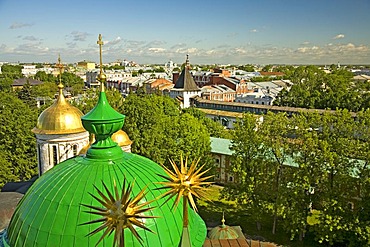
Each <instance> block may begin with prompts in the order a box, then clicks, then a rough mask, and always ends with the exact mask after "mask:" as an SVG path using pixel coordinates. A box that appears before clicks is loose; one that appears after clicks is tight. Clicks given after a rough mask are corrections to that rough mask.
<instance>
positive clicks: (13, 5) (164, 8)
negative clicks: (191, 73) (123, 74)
mask: <svg viewBox="0 0 370 247" xmlns="http://www.w3.org/2000/svg"><path fill="white" fill-rule="evenodd" d="M369 23H370V1H369V0H351V1H349V0H310V1H307V0H306V1H299V0H280V1H279V0H259V1H257V0H255V1H247V0H229V1H219V0H197V1H195V0H187V1H170V0H168V1H153V0H151V1H143V0H136V1H124V0H117V1H113V0H102V1H97V0H89V1H78V0H75V1H71V0H64V1H45V0H32V1H30V0H0V34H1V35H0V37H1V38H0V62H1V61H9V62H16V61H20V62H55V61H56V60H57V56H58V54H59V53H60V55H61V57H62V60H63V61H65V62H77V61H81V60H92V61H98V46H97V45H96V40H97V37H98V34H99V33H101V34H102V35H103V40H104V41H105V45H104V47H103V49H104V54H103V62H110V61H115V60H116V59H121V60H123V59H126V60H129V61H131V60H132V61H135V62H137V63H141V64H142V63H165V62H167V61H169V60H170V59H171V60H173V61H174V62H176V63H182V62H184V60H185V57H186V54H189V56H190V62H191V63H206V64H214V63H217V64H249V63H259V64H269V63H278V64H281V63H286V64H333V63H337V62H340V63H341V64H370V25H369Z"/></svg>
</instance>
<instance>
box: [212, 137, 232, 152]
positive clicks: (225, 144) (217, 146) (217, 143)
mask: <svg viewBox="0 0 370 247" xmlns="http://www.w3.org/2000/svg"><path fill="white" fill-rule="evenodd" d="M230 147H231V140H229V139H224V138H218V137H211V152H212V153H217V154H225V155H232V154H233V151H232V150H231V149H230Z"/></svg>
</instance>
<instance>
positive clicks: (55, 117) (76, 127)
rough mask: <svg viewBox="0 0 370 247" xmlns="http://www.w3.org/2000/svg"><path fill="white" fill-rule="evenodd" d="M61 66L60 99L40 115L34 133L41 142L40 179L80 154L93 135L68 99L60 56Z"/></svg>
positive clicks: (38, 141) (39, 158)
mask: <svg viewBox="0 0 370 247" xmlns="http://www.w3.org/2000/svg"><path fill="white" fill-rule="evenodd" d="M57 66H58V67H59V73H60V75H59V85H58V88H59V94H58V98H57V100H56V101H55V102H54V104H52V105H51V106H50V107H48V108H47V109H46V110H44V111H43V112H42V113H41V114H40V116H39V118H38V119H37V124H36V127H35V128H33V130H32V132H33V133H35V135H36V139H37V159H38V170H39V176H41V175H42V174H44V173H45V172H46V171H47V170H49V169H51V168H52V167H54V166H55V165H57V164H58V163H60V162H62V161H64V160H66V159H69V158H72V157H74V156H76V155H78V153H79V152H80V151H81V149H82V148H83V147H84V146H86V145H87V144H88V143H89V133H88V132H87V131H86V130H85V129H84V127H83V126H82V123H81V117H82V116H83V113H82V112H81V111H80V110H79V109H77V108H76V107H74V106H71V105H70V104H69V103H68V102H67V100H66V99H65V98H64V95H63V88H64V86H63V84H62V82H61V78H62V77H61V74H62V69H63V65H62V64H61V61H60V57H59V59H58V65H57Z"/></svg>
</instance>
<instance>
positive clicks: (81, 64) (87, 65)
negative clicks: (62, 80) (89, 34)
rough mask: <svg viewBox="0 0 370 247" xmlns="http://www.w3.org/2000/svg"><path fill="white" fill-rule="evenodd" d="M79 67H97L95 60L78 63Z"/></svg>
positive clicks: (89, 68)
mask: <svg viewBox="0 0 370 247" xmlns="http://www.w3.org/2000/svg"><path fill="white" fill-rule="evenodd" d="M77 68H82V69H87V70H93V69H95V63H94V62H88V61H85V60H84V61H82V62H78V63H77Z"/></svg>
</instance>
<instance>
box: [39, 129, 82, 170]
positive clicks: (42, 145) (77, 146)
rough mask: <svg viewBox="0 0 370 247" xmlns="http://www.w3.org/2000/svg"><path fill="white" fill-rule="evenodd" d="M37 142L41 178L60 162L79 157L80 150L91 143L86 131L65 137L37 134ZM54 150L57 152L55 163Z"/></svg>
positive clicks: (65, 135)
mask: <svg viewBox="0 0 370 247" xmlns="http://www.w3.org/2000/svg"><path fill="white" fill-rule="evenodd" d="M36 140H37V146H38V148H37V158H38V167H39V176H41V175H42V174H44V173H45V172H46V171H48V170H50V169H51V168H53V167H54V166H55V165H57V164H59V163H60V162H62V161H65V160H66V159H69V158H72V157H74V156H75V155H78V153H79V152H80V150H81V149H82V148H83V147H85V146H86V145H87V144H88V143H89V133H88V132H87V131H86V132H81V133H77V134H64V135H42V134H36ZM54 147H55V148H54ZM54 149H56V152H57V153H56V154H57V157H56V158H57V160H56V161H55V162H54ZM54 163H56V164H54Z"/></svg>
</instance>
